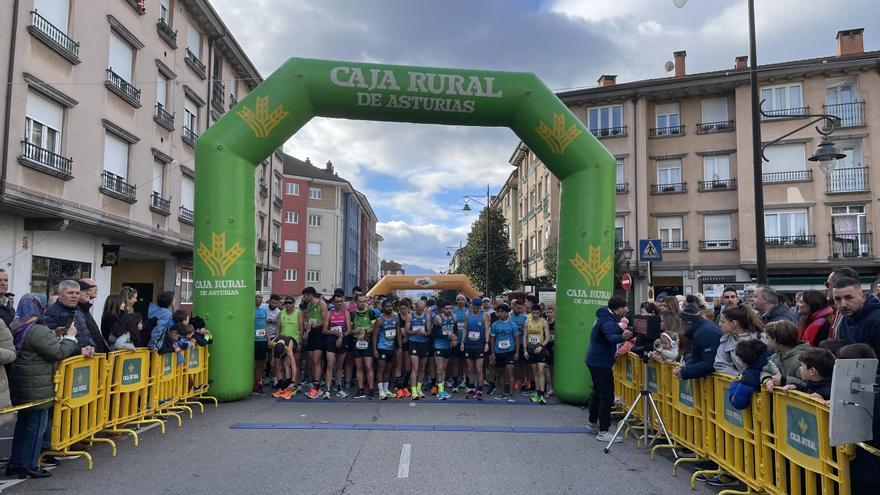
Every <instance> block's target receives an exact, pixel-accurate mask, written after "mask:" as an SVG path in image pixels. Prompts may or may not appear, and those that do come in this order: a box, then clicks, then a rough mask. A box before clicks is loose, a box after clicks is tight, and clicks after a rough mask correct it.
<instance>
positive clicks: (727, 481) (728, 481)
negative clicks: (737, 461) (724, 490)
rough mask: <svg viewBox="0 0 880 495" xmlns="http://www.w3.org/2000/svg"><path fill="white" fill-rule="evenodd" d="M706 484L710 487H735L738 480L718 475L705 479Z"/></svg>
mask: <svg viewBox="0 0 880 495" xmlns="http://www.w3.org/2000/svg"><path fill="white" fill-rule="evenodd" d="M706 484H707V485H711V486H736V485H739V480H737V479H736V478H734V477H733V476H728V475H726V474H719V475H717V476H708V477H706Z"/></svg>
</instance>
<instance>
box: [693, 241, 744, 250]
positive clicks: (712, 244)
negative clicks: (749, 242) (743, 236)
mask: <svg viewBox="0 0 880 495" xmlns="http://www.w3.org/2000/svg"><path fill="white" fill-rule="evenodd" d="M734 250H736V239H724V240H714V241H700V251H734Z"/></svg>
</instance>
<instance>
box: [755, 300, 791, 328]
mask: <svg viewBox="0 0 880 495" xmlns="http://www.w3.org/2000/svg"><path fill="white" fill-rule="evenodd" d="M782 320H788V321H790V322H792V323H794V319H793V318H792V317H791V311H789V310H788V305H787V304H785V303H779V304H777V305H776V306H773V307H772V308H770V311H767V312H766V313H764V314H763V315H761V321H763V322H764V324H765V325H766V324H768V323H771V322H774V321H782Z"/></svg>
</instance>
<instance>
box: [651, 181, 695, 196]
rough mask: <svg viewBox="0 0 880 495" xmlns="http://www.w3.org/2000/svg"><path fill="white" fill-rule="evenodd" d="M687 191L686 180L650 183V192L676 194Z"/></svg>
mask: <svg viewBox="0 0 880 495" xmlns="http://www.w3.org/2000/svg"><path fill="white" fill-rule="evenodd" d="M684 192H687V182H669V183H666V184H651V194H676V193H684Z"/></svg>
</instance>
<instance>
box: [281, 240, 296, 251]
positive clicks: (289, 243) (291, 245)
mask: <svg viewBox="0 0 880 495" xmlns="http://www.w3.org/2000/svg"><path fill="white" fill-rule="evenodd" d="M284 252H285V253H298V252H299V241H294V240H289V239H288V240H285V241H284Z"/></svg>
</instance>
